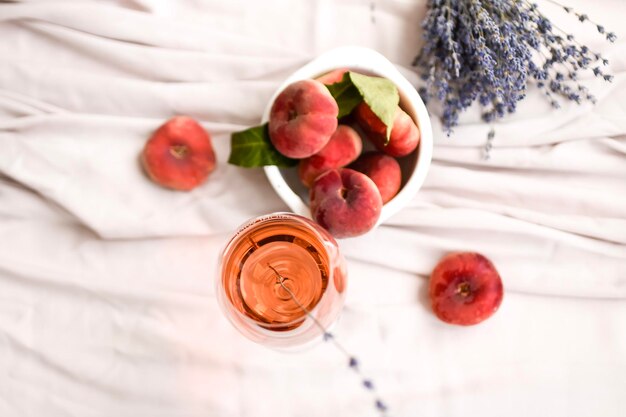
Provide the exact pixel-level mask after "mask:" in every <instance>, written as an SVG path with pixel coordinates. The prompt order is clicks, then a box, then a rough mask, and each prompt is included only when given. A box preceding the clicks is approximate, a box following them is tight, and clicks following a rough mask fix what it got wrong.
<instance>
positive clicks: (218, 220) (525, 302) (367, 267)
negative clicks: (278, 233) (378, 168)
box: [0, 0, 626, 417]
mask: <svg viewBox="0 0 626 417" xmlns="http://www.w3.org/2000/svg"><path fill="white" fill-rule="evenodd" d="M539 3H540V7H541V8H542V10H545V13H546V14H547V15H548V16H549V17H550V18H551V19H553V20H554V21H555V22H557V24H558V25H559V27H561V28H563V29H564V30H566V31H568V32H573V33H576V36H577V39H580V41H581V42H582V43H586V44H588V45H589V46H590V47H591V48H592V49H597V50H600V51H601V52H602V54H603V55H605V56H606V57H607V58H609V59H610V61H611V65H610V70H611V71H612V73H613V74H615V80H614V82H613V83H611V84H608V83H604V82H601V81H599V80H597V79H594V78H593V77H592V76H586V78H585V79H584V80H583V81H584V82H585V83H586V84H587V85H589V86H590V87H591V89H592V90H593V91H594V93H595V94H596V95H597V97H598V103H597V105H595V106H593V105H591V104H588V103H587V104H583V105H581V106H577V105H575V104H565V105H564V107H563V108H562V109H561V110H558V111H555V110H552V109H551V108H550V107H549V105H548V103H546V102H545V100H544V99H543V98H542V96H541V94H540V93H539V92H538V91H534V90H533V91H530V92H529V96H528V98H527V99H526V100H525V101H524V102H523V103H521V105H520V109H519V111H518V112H517V113H516V114H515V115H514V116H512V117H509V118H507V119H506V120H504V121H503V122H501V123H498V124H497V125H496V132H497V136H496V138H495V141H494V146H495V148H494V150H493V152H492V158H491V160H489V161H485V160H483V159H481V152H482V148H483V146H484V143H485V137H486V134H487V131H488V130H489V127H488V126H487V125H485V124H483V123H481V122H480V120H479V117H478V114H477V113H475V112H469V113H468V114H466V115H464V118H463V120H462V125H461V126H460V127H459V128H457V129H456V130H455V134H454V135H453V136H452V137H450V138H448V137H446V136H445V135H443V134H442V133H441V129H440V124H439V123H438V122H437V120H436V117H434V118H433V119H434V120H433V122H434V128H435V136H436V138H435V151H434V161H433V165H432V168H431V170H430V172H429V174H428V177H427V180H426V183H425V184H424V187H423V188H422V190H421V191H420V193H419V194H418V195H417V197H416V198H415V199H414V201H413V202H412V203H411V204H410V206H408V207H406V209H404V210H403V211H401V212H400V213H399V214H397V215H396V216H394V217H393V218H392V219H391V220H390V221H388V222H387V223H386V224H384V225H383V226H381V227H379V228H378V229H376V230H375V231H372V232H370V233H369V234H367V235H365V236H363V237H359V238H355V239H349V240H343V241H341V242H340V245H341V248H342V250H343V252H344V254H345V255H346V256H347V258H348V265H349V273H350V282H349V289H348V297H347V302H346V308H345V311H344V314H343V316H342V318H341V320H340V321H339V322H338V324H337V326H336V327H335V328H334V331H335V333H336V336H337V337H338V338H339V339H340V340H341V341H342V342H343V344H345V345H346V346H347V347H348V348H349V350H350V351H352V352H354V353H355V355H356V356H357V357H358V358H359V359H360V361H361V363H362V367H363V370H364V372H365V373H366V374H367V375H369V376H371V377H372V378H373V379H374V381H375V383H376V385H377V386H378V389H379V391H380V394H381V396H382V397H383V398H384V399H385V401H387V403H388V404H389V406H390V408H391V413H390V415H393V416H412V417H413V416H472V415H481V416H502V415H506V416H508V417H514V416H520V417H521V416H529V415H533V416H568V417H574V416H604V417H612V416H621V415H623V411H622V410H623V408H622V403H623V393H624V390H625V389H626V163H625V161H626V159H625V156H626V32H624V31H623V21H624V20H625V19H626V12H625V9H624V7H623V2H622V1H621V0H603V1H595V2H585V1H583V0H576V1H569V0H568V4H571V5H572V6H574V7H575V8H578V9H579V10H583V11H585V12H586V13H587V14H589V16H591V17H592V18H593V19H594V20H595V21H598V22H601V23H603V24H604V25H605V26H606V27H607V28H610V29H612V30H615V31H616V32H617V34H618V36H619V39H618V41H617V42H616V43H615V44H611V45H609V44H606V43H605V42H604V41H603V40H602V38H601V37H600V35H598V34H597V33H596V32H595V29H594V27H593V26H592V25H581V24H580V23H578V22H577V21H576V20H575V18H573V17H572V16H568V15H566V14H565V13H563V12H562V11H560V10H559V9H558V7H556V6H555V5H553V4H551V3H549V2H547V1H541V2H539ZM424 12H425V1H424V0H416V1H409V0H395V1H365V0H340V1H330V0H313V1H287V0H282V1H281V0H264V1H253V0H250V1H243V0H236V1H219V0H206V1H193V0H179V1H156V0H154V1H150V0H128V1H122V0H120V1H117V2H104V1H27V2H14V3H11V2H9V3H6V2H5V3H2V4H0V416H2V417H18V416H19V417H21V416H29V417H30V416H32V417H41V416H46V417H60V416H116V417H138V416H146V417H147V416H150V417H196V416H197V417H200V416H203V417H204V416H218V417H231V416H232V417H265V416H272V417H309V416H330V415H336V416H342V417H351V416H360V417H364V416H374V415H376V412H375V409H374V406H373V403H372V399H371V397H370V396H368V394H367V392H366V391H365V390H363V389H362V388H361V387H360V386H359V384H360V382H359V381H358V379H357V378H356V377H355V375H354V374H352V373H351V372H350V371H349V370H348V368H347V364H346V363H345V359H344V357H342V356H341V355H339V354H338V353H337V352H336V351H335V350H333V349H332V346H329V345H324V344H319V345H317V346H316V347H314V348H312V349H310V350H307V351H304V352H298V353H293V354H285V353H281V352H275V351H272V350H269V349H267V348H265V347H263V346H258V345H255V344H253V343H252V342H249V341H248V340H246V339H244V338H243V337H242V336H240V335H239V334H238V333H237V332H236V330H235V329H234V328H232V327H231V326H230V324H228V323H227V322H226V320H225V318H224V317H223V315H222V314H221V312H220V311H219V310H218V307H217V305H216V302H215V297H214V284H213V280H214V278H215V270H216V265H217V259H218V255H219V251H220V248H221V247H222V245H223V244H224V243H225V241H226V239H227V238H228V236H229V234H230V233H232V231H233V230H234V228H236V226H237V225H239V224H240V223H242V222H243V221H245V220H246V219H248V218H250V217H253V216H257V215H261V214H264V213H269V212H272V211H278V210H285V209H286V207H285V205H284V204H283V203H282V202H281V201H280V200H279V198H278V197H277V196H276V195H275V194H274V193H273V191H272V189H271V187H270V186H269V184H268V182H267V180H266V179H265V177H264V174H263V172H262V170H260V169H242V168H238V167H234V166H230V165H228V164H227V163H226V159H227V157H228V153H229V136H230V133H231V132H233V131H235V130H240V129H244V128H246V127H248V126H251V125H254V124H256V123H258V121H259V119H260V115H261V112H262V110H263V108H264V107H265V105H266V104H267V100H268V99H269V97H270V95H271V94H272V93H273V91H274V89H275V88H276V87H277V86H278V85H279V83H280V82H281V81H282V80H283V79H284V78H285V77H286V76H288V75H289V74H290V73H291V72H292V71H294V70H295V69H297V68H298V67H299V66H301V65H303V64H304V63H306V62H307V61H308V60H310V59H311V58H313V57H314V56H315V55H316V54H319V53H320V52H323V51H325V50H328V49H330V48H332V47H335V46H341V45H346V44H357V45H363V46H367V47H371V48H374V49H376V50H378V51H380V52H381V53H383V54H384V55H386V56H387V57H388V58H389V59H390V60H392V61H393V62H394V63H396V64H397V65H398V66H399V68H400V69H401V70H402V71H403V72H404V73H405V74H406V76H407V77H409V79H410V80H411V81H412V82H415V83H418V82H419V81H418V77H417V76H416V75H415V74H414V73H413V71H412V70H411V68H410V63H411V60H412V58H413V56H414V55H415V53H416V52H417V50H418V49H419V45H420V43H421V42H420V35H421V34H420V30H419V22H420V19H421V18H422V17H423V14H424ZM176 114H186V115H190V116H193V117H195V118H197V119H199V120H200V121H201V122H202V124H203V126H204V127H205V128H206V129H207V130H208V131H209V132H210V133H211V135H212V137H213V143H214V146H215V149H216V152H217V156H218V161H219V163H218V167H217V170H216V171H215V172H214V173H213V174H212V175H211V177H210V179H209V180H208V181H207V182H206V184H204V185H202V186H201V187H199V188H197V189H195V190H193V191H192V192H189V193H183V192H173V191H168V190H165V189H162V188H159V187H158V186H156V185H154V184H153V183H151V182H150V181H149V180H147V178H146V177H145V175H144V174H143V173H142V171H141V169H140V166H139V164H138V155H139V153H140V151H141V149H142V147H143V145H144V142H145V141H146V139H147V138H148V137H149V136H150V134H151V132H153V131H154V130H155V129H156V128H157V127H158V126H159V125H160V124H161V123H162V122H163V121H164V120H166V119H167V118H169V117H171V116H173V115H176ZM435 115H436V111H435ZM457 250H471V251H479V252H482V253H484V254H485V255H487V256H488V257H490V258H491V259H492V260H493V262H494V263H495V265H496V266H497V267H498V269H499V271H500V273H501V275H502V277H503V280H504V284H505V287H506V294H505V298H504V302H503V304H502V306H501V309H500V311H499V312H498V313H497V314H496V315H495V316H494V317H493V318H491V319H490V320H488V321H486V322H485V323H483V324H481V325H479V326H475V327H471V328H461V327H454V326H448V325H445V324H444V323H442V322H440V321H438V320H437V319H436V318H435V317H434V315H433V314H432V313H431V312H430V308H429V303H428V296H427V286H428V275H429V273H430V271H431V270H432V268H433V266H434V265H435V264H436V262H437V261H438V259H439V258H440V257H441V256H443V255H444V254H445V253H447V252H450V251H457Z"/></svg>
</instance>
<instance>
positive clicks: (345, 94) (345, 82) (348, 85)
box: [326, 72, 363, 119]
mask: <svg viewBox="0 0 626 417" xmlns="http://www.w3.org/2000/svg"><path fill="white" fill-rule="evenodd" d="M350 74H351V73H350V72H346V73H345V74H343V78H342V79H341V81H339V82H337V83H334V84H331V85H327V86H326V87H327V88H328V91H330V95H332V96H333V98H334V99H335V101H336V102H337V106H339V114H338V115H337V118H338V119H341V118H342V117H344V116H347V115H349V114H350V113H352V110H354V108H355V107H356V106H358V105H359V103H360V102H362V101H363V97H362V96H361V93H360V92H359V90H357V88H356V87H355V86H354V84H353V83H352V80H351V79H350Z"/></svg>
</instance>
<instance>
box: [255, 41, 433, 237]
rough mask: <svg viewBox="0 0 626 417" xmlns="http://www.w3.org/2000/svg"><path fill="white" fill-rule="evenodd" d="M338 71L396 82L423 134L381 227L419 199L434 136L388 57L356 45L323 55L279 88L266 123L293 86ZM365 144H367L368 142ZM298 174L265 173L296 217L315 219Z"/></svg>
mask: <svg viewBox="0 0 626 417" xmlns="http://www.w3.org/2000/svg"><path fill="white" fill-rule="evenodd" d="M337 68H349V69H351V70H354V71H358V72H362V73H365V74H370V75H378V76H381V77H385V78H387V79H389V80H391V81H393V83H394V84H395V85H396V86H397V87H398V91H399V93H400V105H401V107H402V108H403V109H404V110H405V111H406V112H407V113H408V114H409V115H410V116H411V117H412V118H413V120H415V122H416V123H417V125H418V127H419V129H420V132H421V138H420V142H419V146H418V148H417V150H416V151H415V152H413V153H411V154H410V155H408V156H405V157H403V158H399V160H398V162H399V163H400V166H401V168H402V178H403V185H402V188H401V189H400V192H399V193H398V194H397V195H396V196H395V197H394V198H393V199H392V200H391V201H389V202H387V204H385V205H384V206H383V209H382V212H381V215H380V218H379V219H378V223H377V224H376V225H379V224H381V223H383V222H384V221H385V220H387V219H388V218H390V217H391V216H392V215H394V214H395V213H397V212H398V211H400V210H401V209H402V208H403V207H404V206H406V205H407V204H408V203H409V202H410V201H411V200H412V199H413V197H415V194H416V193H417V192H418V190H419V189H420V187H421V186H422V183H423V182H424V179H425V178H426V173H427V172H428V168H429V167H430V161H431V159H432V153H433V133H432V128H431V125H430V118H429V117H428V112H427V111H426V107H425V106H424V103H423V102H422V99H421V98H420V96H419V94H418V93H417V91H416V90H415V87H413V86H412V85H411V83H410V82H409V81H408V80H407V79H406V78H404V76H403V75H402V74H400V72H399V71H398V70H397V69H396V67H395V66H394V65H393V64H392V63H391V62H390V61H389V60H388V59H387V58H385V57H384V56H382V55H381V54H379V53H378V52H376V51H374V50H372V49H368V48H363V47H355V46H348V47H342V48H337V49H333V50H331V51H328V52H326V53H324V54H322V55H320V56H319V57H317V58H315V59H314V60H313V61H311V62H309V63H308V64H306V65H305V66H303V67H302V68H300V69H299V70H297V71H296V72H294V73H293V74H291V76H290V77H288V78H287V79H286V80H285V81H284V82H283V83H282V85H281V86H280V87H278V89H277V90H276V92H275V93H274V95H273V96H272V98H271V100H270V101H269V103H268V104H267V107H266V108H265V112H264V113H263V123H265V122H267V121H268V120H269V114H270V110H271V108H272V103H274V100H275V99H276V97H277V96H278V94H280V92H281V91H283V90H284V89H285V87H287V86H288V85H289V84H291V83H293V82H295V81H299V80H303V79H309V78H316V77H318V76H320V75H322V74H325V73H327V72H329V71H332V70H334V69H337ZM365 145H366V141H364V146H365ZM297 171H298V169H297V167H296V168H278V167H276V166H266V167H265V174H266V175H267V178H268V179H269V181H270V183H271V184H272V187H274V190H275V191H276V193H278V195H279V196H280V197H281V198H282V199H283V201H284V202H285V203H286V204H287V205H288V206H289V208H290V209H291V210H292V211H293V212H294V213H296V214H299V215H301V216H305V217H308V218H311V212H310V210H309V206H308V203H307V202H308V190H307V188H306V187H304V185H302V183H301V182H300V180H299V178H298V172H297Z"/></svg>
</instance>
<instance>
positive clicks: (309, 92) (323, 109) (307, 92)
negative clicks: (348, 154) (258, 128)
mask: <svg viewBox="0 0 626 417" xmlns="http://www.w3.org/2000/svg"><path fill="white" fill-rule="evenodd" d="M338 113H339V108H338V107H337V102H336V101H335V99H334V98H333V96H331V95H330V92H329V91H328V89H327V88H326V87H325V86H324V84H322V83H320V82H319V81H315V80H302V81H296V82H295V83H293V84H290V85H289V86H287V88H285V89H284V90H283V91H282V92H281V93H280V94H279V95H278V97H276V100H275V101H274V104H273V105H272V109H271V111H270V120H269V134H270V139H271V141H272V144H274V146H275V147H276V149H277V150H278V151H279V152H280V153H282V154H283V155H285V156H286V157H289V158H307V157H309V156H311V155H313V154H315V153H317V152H319V151H320V150H321V149H322V148H323V147H324V146H325V145H326V143H328V140H329V139H330V137H331V135H332V134H333V133H334V132H335V130H336V129H337V114H338Z"/></svg>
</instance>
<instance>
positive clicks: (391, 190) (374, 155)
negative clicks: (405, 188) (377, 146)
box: [350, 152, 402, 204]
mask: <svg viewBox="0 0 626 417" xmlns="http://www.w3.org/2000/svg"><path fill="white" fill-rule="evenodd" d="M350 168H352V169H354V170H356V171H359V172H362V173H364V174H365V175H367V176H368V177H370V178H371V179H372V181H374V183H375V184H376V186H377V187H378V191H380V196H381V197H382V199H383V204H385V203H387V202H388V201H389V200H391V199H392V198H393V197H394V196H395V195H396V194H398V191H399V190H400V184H401V183H402V172H401V171H400V164H398V161H396V160H395V159H394V158H392V157H390V156H388V155H385V154H384V153H382V152H366V153H364V154H363V155H361V156H360V157H359V159H357V160H356V161H355V162H354V163H353V164H352V165H350Z"/></svg>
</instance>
